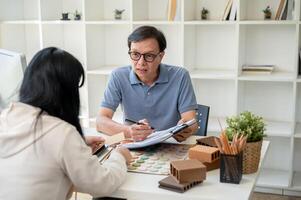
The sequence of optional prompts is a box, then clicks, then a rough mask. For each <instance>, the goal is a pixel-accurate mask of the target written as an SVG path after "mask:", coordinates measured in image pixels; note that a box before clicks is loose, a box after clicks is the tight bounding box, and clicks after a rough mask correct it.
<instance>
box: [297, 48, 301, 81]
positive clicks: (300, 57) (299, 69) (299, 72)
mask: <svg viewBox="0 0 301 200" xmlns="http://www.w3.org/2000/svg"><path fill="white" fill-rule="evenodd" d="M298 57H299V63H298V75H301V49H299V56H298Z"/></svg>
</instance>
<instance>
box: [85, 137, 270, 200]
mask: <svg viewBox="0 0 301 200" xmlns="http://www.w3.org/2000/svg"><path fill="white" fill-rule="evenodd" d="M195 139H196V136H193V137H190V138H189V140H188V141H187V142H186V143H195ZM268 146H269V141H264V142H263V144H262V149H261V160H260V164H259V167H260V166H261V164H262V162H263V159H264V157H265V155H266V152H267V150H268ZM258 173H259V171H258V172H257V173H254V174H249V175H243V177H242V180H241V182H240V184H238V185H237V184H229V183H220V182H219V170H213V171H210V172H207V177H206V180H205V181H204V182H203V183H201V184H199V185H196V186H194V187H193V188H191V189H189V190H188V191H186V192H184V193H177V192H172V191H169V190H164V189H161V188H159V187H158V182H159V181H160V180H161V179H163V178H164V177H166V176H162V175H149V174H139V173H128V176H127V179H126V181H125V183H124V184H123V185H122V186H121V187H120V188H119V189H118V190H117V191H116V192H115V193H114V194H113V195H112V197H119V198H125V199H128V200H141V199H144V200H154V199H155V200H160V199H162V200H163V199H164V200H187V199H189V200H200V199H208V200H210V199H223V200H225V199H231V200H233V199H239V200H243V199H249V197H250V195H251V192H252V190H253V187H254V185H255V183H256V180H257V176H258ZM80 199H89V197H88V196H82V197H80Z"/></svg>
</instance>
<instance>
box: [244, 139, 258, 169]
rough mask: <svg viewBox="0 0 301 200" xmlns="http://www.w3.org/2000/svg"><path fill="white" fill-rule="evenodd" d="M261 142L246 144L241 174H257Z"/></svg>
mask: <svg viewBox="0 0 301 200" xmlns="http://www.w3.org/2000/svg"><path fill="white" fill-rule="evenodd" d="M261 146H262V140H260V141H257V142H247V145H246V147H245V148H244V150H243V164H242V166H243V170H242V173H243V174H252V173H255V172H257V170H258V165H259V161H260V153H261Z"/></svg>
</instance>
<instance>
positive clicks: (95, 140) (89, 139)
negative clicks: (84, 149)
mask: <svg viewBox="0 0 301 200" xmlns="http://www.w3.org/2000/svg"><path fill="white" fill-rule="evenodd" d="M85 140H86V144H87V145H89V146H90V147H91V149H92V152H94V151H95V149H97V147H98V146H99V145H100V144H101V143H104V142H105V139H104V138H103V137H100V136H85Z"/></svg>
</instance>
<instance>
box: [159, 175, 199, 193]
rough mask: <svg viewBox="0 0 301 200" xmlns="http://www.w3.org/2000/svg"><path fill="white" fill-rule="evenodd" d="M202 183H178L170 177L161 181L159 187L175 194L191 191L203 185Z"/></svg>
mask: <svg viewBox="0 0 301 200" xmlns="http://www.w3.org/2000/svg"><path fill="white" fill-rule="evenodd" d="M201 182H202V181H195V182H192V183H182V184H180V183H177V181H176V180H175V179H174V177H172V176H168V177H166V178H164V179H162V180H161V181H159V187H160V188H163V189H167V190H171V191H175V192H180V193H183V192H185V191H186V190H188V189H190V188H191V187H193V186H195V185H197V184H199V183H201Z"/></svg>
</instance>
